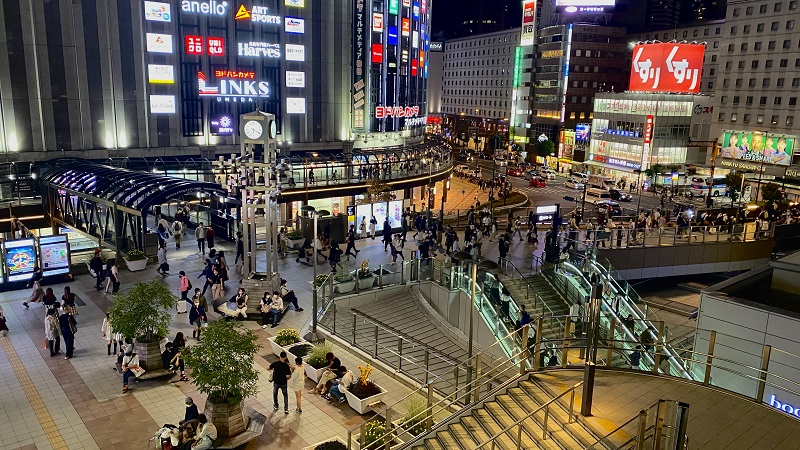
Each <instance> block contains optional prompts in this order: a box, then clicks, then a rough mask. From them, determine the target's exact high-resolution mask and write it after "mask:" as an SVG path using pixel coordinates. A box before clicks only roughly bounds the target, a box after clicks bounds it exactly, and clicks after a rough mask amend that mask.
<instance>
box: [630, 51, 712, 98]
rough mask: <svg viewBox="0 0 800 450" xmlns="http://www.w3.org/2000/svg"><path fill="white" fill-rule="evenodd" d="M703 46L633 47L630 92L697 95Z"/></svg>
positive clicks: (701, 70) (701, 68) (701, 67)
mask: <svg viewBox="0 0 800 450" xmlns="http://www.w3.org/2000/svg"><path fill="white" fill-rule="evenodd" d="M704 53H705V45H703V44H640V45H636V46H634V47H633V59H632V62H631V83H630V90H631V91H634V92H635V91H638V92H674V93H692V94H696V93H698V92H700V75H701V73H702V72H703V54H704Z"/></svg>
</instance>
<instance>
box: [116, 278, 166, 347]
mask: <svg viewBox="0 0 800 450" xmlns="http://www.w3.org/2000/svg"><path fill="white" fill-rule="evenodd" d="M177 300H178V299H177V297H175V296H174V295H173V294H172V291H171V290H170V288H169V287H168V286H167V285H166V284H164V282H163V281H161V280H153V281H151V282H149V283H136V284H135V285H134V286H133V288H132V289H131V290H130V291H129V292H128V293H126V294H123V293H117V294H115V295H114V302H113V303H112V305H111V308H110V309H109V310H108V314H109V320H110V321H111V326H112V327H113V328H114V331H117V332H119V333H122V335H123V336H125V337H126V338H136V339H137V340H138V341H139V342H153V341H157V340H160V339H162V338H164V337H166V336H167V331H169V324H170V322H171V321H172V314H171V312H170V311H171V310H172V309H174V308H175V305H176V303H177Z"/></svg>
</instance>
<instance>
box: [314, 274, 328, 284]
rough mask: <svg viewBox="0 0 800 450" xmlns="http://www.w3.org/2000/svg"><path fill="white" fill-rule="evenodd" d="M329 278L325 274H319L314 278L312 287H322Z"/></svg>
mask: <svg viewBox="0 0 800 450" xmlns="http://www.w3.org/2000/svg"><path fill="white" fill-rule="evenodd" d="M329 276H330V274H327V273H321V274H319V275H317V276H316V278H314V287H315V288H318V287H320V286H322V285H323V284H324V283H325V280H327V279H328V277H329Z"/></svg>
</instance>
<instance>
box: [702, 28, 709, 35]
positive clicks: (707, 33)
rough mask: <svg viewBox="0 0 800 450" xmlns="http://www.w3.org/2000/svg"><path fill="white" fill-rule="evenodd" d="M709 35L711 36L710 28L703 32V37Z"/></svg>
mask: <svg viewBox="0 0 800 450" xmlns="http://www.w3.org/2000/svg"><path fill="white" fill-rule="evenodd" d="M708 35H709V32H708V28H706V29H705V30H703V36H708Z"/></svg>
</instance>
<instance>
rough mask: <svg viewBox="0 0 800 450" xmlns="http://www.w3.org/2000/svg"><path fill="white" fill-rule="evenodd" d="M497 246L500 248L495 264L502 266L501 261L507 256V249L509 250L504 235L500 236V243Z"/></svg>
mask: <svg viewBox="0 0 800 450" xmlns="http://www.w3.org/2000/svg"><path fill="white" fill-rule="evenodd" d="M498 245H499V247H500V259H499V260H498V261H497V262H498V263H501V264H502V262H503V260H504V259H506V256H507V255H508V248H509V245H508V241H506V236H505V235H500V242H499V243H498Z"/></svg>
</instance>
